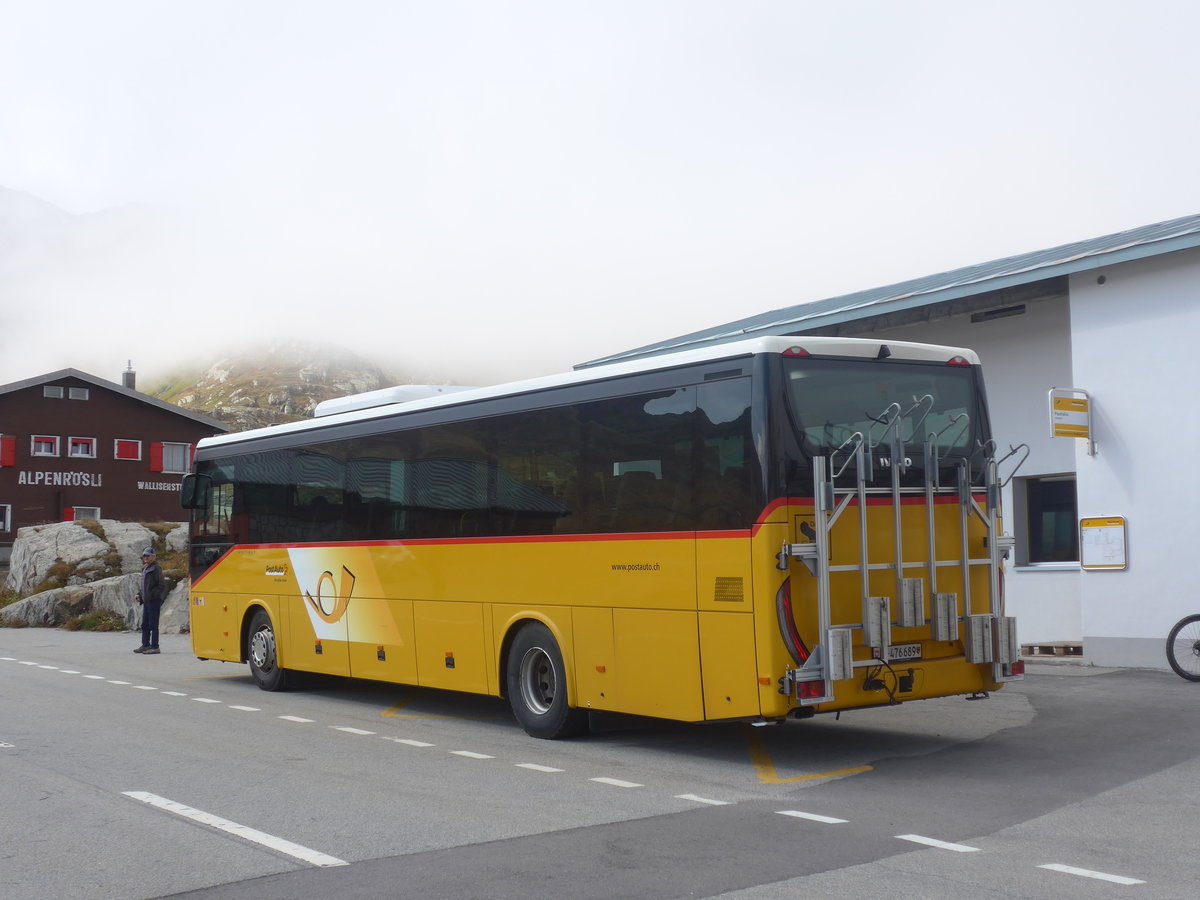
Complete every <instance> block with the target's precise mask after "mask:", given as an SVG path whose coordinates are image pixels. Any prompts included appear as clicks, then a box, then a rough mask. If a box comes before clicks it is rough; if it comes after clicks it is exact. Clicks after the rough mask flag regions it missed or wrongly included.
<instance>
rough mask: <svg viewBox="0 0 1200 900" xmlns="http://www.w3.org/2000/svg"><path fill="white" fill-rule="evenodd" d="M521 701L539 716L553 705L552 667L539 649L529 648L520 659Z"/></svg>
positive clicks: (545, 655) (553, 682)
mask: <svg viewBox="0 0 1200 900" xmlns="http://www.w3.org/2000/svg"><path fill="white" fill-rule="evenodd" d="M520 679H521V699H522V700H524V701H525V706H526V707H528V708H529V709H530V710H532V711H533V712H535V713H537V714H538V715H539V716H544V715H545V714H546V713H548V712H550V707H551V706H552V705H553V703H554V693H555V677H554V665H553V663H551V661H550V656H549V655H548V654H547V653H546V651H545V650H543V649H542V648H541V647H530V648H529V649H528V650H526V651H525V655H524V656H523V657H521V671H520Z"/></svg>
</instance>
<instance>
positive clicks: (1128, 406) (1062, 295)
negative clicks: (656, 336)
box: [585, 216, 1200, 667]
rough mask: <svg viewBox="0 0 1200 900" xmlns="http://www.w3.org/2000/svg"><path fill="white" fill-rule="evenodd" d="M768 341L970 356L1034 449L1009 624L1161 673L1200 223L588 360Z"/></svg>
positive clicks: (1192, 417) (1023, 637)
mask: <svg viewBox="0 0 1200 900" xmlns="http://www.w3.org/2000/svg"><path fill="white" fill-rule="evenodd" d="M767 334H795V335H801V334H832V335H843V336H852V337H872V338H874V337H877V338H880V339H882V340H887V339H892V340H911V341H922V342H928V343H940V344H948V345H952V346H962V347H970V348H972V349H974V350H976V351H977V352H978V353H979V355H980V357H981V359H982V361H983V365H984V372H985V378H986V381H987V386H988V396H989V401H990V405H991V410H992V429H993V433H994V435H995V437H996V440H997V441H998V442H999V444H1000V446H1001V448H1004V447H1006V446H1008V445H1018V444H1022V443H1024V444H1028V445H1029V448H1030V454H1029V457H1028V459H1027V460H1026V461H1025V463H1024V465H1022V466H1021V468H1020V470H1019V471H1018V472H1017V473H1016V475H1015V477H1014V478H1013V479H1012V481H1011V483H1010V484H1009V486H1008V488H1007V489H1006V491H1005V497H1004V504H1005V505H1004V510H1005V519H1006V529H1007V530H1008V531H1010V532H1011V533H1012V534H1013V535H1014V536H1015V537H1016V539H1017V545H1016V552H1015V554H1014V558H1013V559H1010V560H1009V562H1008V573H1007V598H1008V599H1007V609H1008V612H1009V613H1010V614H1012V615H1015V616H1016V617H1017V621H1018V629H1019V638H1020V641H1021V643H1022V644H1053V643H1064V644H1082V647H1083V655H1084V656H1085V657H1086V658H1087V659H1088V660H1089V661H1091V662H1094V663H1096V664H1098V665H1116V666H1159V667H1161V666H1164V665H1165V662H1164V660H1165V657H1164V646H1165V639H1166V635H1167V632H1168V631H1169V630H1170V628H1171V625H1172V624H1174V622H1175V621H1177V620H1178V619H1180V618H1181V617H1182V616H1184V615H1185V614H1188V613H1194V612H1200V596H1193V595H1191V594H1190V593H1189V592H1188V591H1185V590H1182V582H1183V575H1184V572H1183V569H1184V563H1185V562H1186V561H1187V558H1188V552H1189V551H1188V550H1187V542H1188V541H1189V540H1190V535H1191V533H1192V531H1191V526H1190V521H1191V517H1192V511H1191V507H1190V502H1189V501H1188V497H1189V496H1190V495H1189V493H1188V491H1189V488H1188V487H1187V485H1188V481H1187V478H1188V472H1189V471H1190V469H1189V468H1188V466H1189V465H1190V462H1189V460H1190V459H1191V456H1192V453H1193V452H1194V449H1195V446H1197V445H1200V414H1197V413H1195V412H1193V411H1192V409H1191V402H1190V399H1189V398H1190V396H1191V394H1190V390H1191V388H1190V383H1191V376H1192V373H1193V371H1194V370H1200V362H1198V361H1196V360H1193V357H1192V352H1191V351H1192V350H1193V349H1196V348H1193V347H1192V341H1193V339H1195V338H1198V337H1200V216H1190V217H1187V218H1184V219H1177V220H1174V221H1171V222H1163V223H1160V224H1157V225H1149V226H1146V227H1144V228H1136V229H1133V230H1131V231H1125V232H1121V233H1119V234H1113V235H1107V236H1105V237H1101V238H1096V239H1093V240H1087V241H1080V242H1078V243H1074V244H1067V245H1065V246H1062V247H1054V248H1051V249H1049V250H1043V251H1038V252H1036V253H1027V254H1023V255H1021V256H1013V257H1008V258H1006V259H1000V260H996V261H994V262H990V263H984V264H982V265H978V266H970V267H968V268H965V269H958V270H955V271H952V272H946V273H943V274H939V275H931V276H928V277H926V278H921V279H916V280H913V281H907V282H903V283H901V284H895V285H890V286H887V287H883V288H876V289H872V290H866V291H861V292H858V293H855V294H848V295H846V296H842V297H834V298H831V299H829V300H821V301H817V302H815V303H806V304H802V305H800V306H794V307H790V308H788V309H782V310H776V311H773V312H770V313H765V314H763V315H760V316H755V317H752V318H749V319H743V320H740V321H737V322H731V323H729V324H727V325H722V326H719V327H716V328H711V329H708V330H706V331H702V332H697V333H695V334H690V335H685V336H682V337H679V338H675V339H672V340H669V341H663V342H661V343H658V344H653V345H650V346H647V347H642V348H638V349H636V350H631V351H628V352H627V353H621V354H616V355H614V356H611V357H607V358H606V359H604V360H596V361H595V362H602V361H603V362H615V361H618V360H621V359H628V358H632V357H636V356H648V355H655V354H658V353H665V352H669V351H672V350H677V349H683V348H685V347H695V346H699V345H704V344H713V343H721V342H724V341H731V340H736V339H740V338H746V337H754V336H759V335H767ZM1198 358H1200V357H1198ZM585 365H591V363H587V364H585ZM1052 388H1075V389H1080V390H1082V391H1086V394H1087V398H1088V400H1089V403H1090V407H1091V414H1092V427H1093V431H1092V435H1093V439H1094V441H1095V444H1094V450H1095V453H1094V455H1092V453H1090V452H1089V449H1090V448H1089V445H1088V442H1087V441H1085V440H1078V439H1072V438H1064V437H1051V436H1050V412H1049V402H1048V397H1049V392H1050V390H1051V389H1052ZM1076 396H1082V395H1076ZM1004 471H1005V467H1002V468H1001V472H1002V474H1003V473H1004ZM1081 520H1083V521H1084V524H1085V525H1086V527H1084V528H1083V529H1082V534H1083V537H1082V543H1083V546H1084V552H1083V553H1082V556H1083V559H1082V565H1081V551H1080V544H1081ZM1097 520H1099V521H1097ZM1093 526H1100V527H1093ZM1122 526H1123V527H1122ZM1122 533H1123V537H1124V541H1125V552H1124V554H1122V553H1121V552H1120V551H1121V549H1122V548H1121V546H1120V544H1119V543H1118V544H1116V546H1115V548H1114V549H1115V551H1116V552H1114V553H1109V554H1105V553H1102V552H1101V548H1102V547H1103V546H1104V542H1105V541H1113V540H1119V539H1120V538H1121V537H1122ZM1122 555H1123V559H1122V558H1121V557H1122ZM1093 564H1096V566H1097V567H1093ZM1100 566H1103V567H1100Z"/></svg>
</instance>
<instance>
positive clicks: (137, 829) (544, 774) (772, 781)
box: [0, 629, 1200, 900]
mask: <svg viewBox="0 0 1200 900" xmlns="http://www.w3.org/2000/svg"><path fill="white" fill-rule="evenodd" d="M136 644H137V641H136V638H131V637H130V636H129V635H127V634H118V635H113V634H83V633H70V632H63V631H56V630H46V629H0V786H2V788H0V789H2V790H3V796H2V797H0V835H2V839H0V896H2V897H5V898H32V900H39V898H56V900H61V898H89V900H90V898H109V897H112V898H118V897H119V898H152V897H162V896H177V895H178V896H186V897H196V898H250V897H253V898H256V900H270V898H289V900H291V898H297V897H325V896H337V897H340V898H360V897H361V898H377V897H414V898H415V897H421V898H443V897H445V898H475V897H478V898H510V897H511V898H517V897H520V898H558V897H571V898H573V897H579V898H614V897H629V898H679V897H717V896H719V897H723V898H737V900H766V898H776V897H863V896H875V895H886V896H888V897H893V898H906V897H914V898H916V897H920V898H941V897H945V898H950V897H954V898H963V897H1054V898H1063V897H1067V898H1069V897H1081V898H1082V897H1088V898H1093V897H1100V898H1103V897H1109V896H1112V897H1133V896H1136V897H1138V898H1147V897H1152V898H1159V897H1164V898H1165V897H1170V898H1175V897H1191V896H1194V895H1195V879H1194V875H1193V866H1192V865H1191V862H1192V859H1193V857H1194V856H1195V852H1196V839H1195V837H1194V836H1193V830H1192V823H1193V820H1194V816H1195V811H1196V810H1197V809H1200V716H1197V707H1198V705H1200V685H1192V684H1189V683H1186V682H1184V681H1182V680H1181V679H1179V678H1178V677H1176V676H1175V675H1173V674H1171V673H1169V672H1167V671H1166V670H1165V669H1164V670H1162V671H1158V670H1153V671H1152V670H1103V669H1096V668H1092V667H1087V666H1080V665H1065V666H1055V665H1038V666H1031V667H1030V674H1029V676H1028V677H1027V678H1026V680H1025V681H1024V682H1022V683H1020V684H1016V685H1010V686H1009V687H1007V688H1005V690H1003V691H1001V692H998V693H997V694H995V695H993V696H992V697H990V698H988V699H987V700H982V701H977V702H968V701H966V700H964V699H951V700H938V701H925V702H919V703H913V704H906V705H904V706H901V707H898V708H894V709H878V710H867V711H861V712H855V713H848V714H845V715H843V716H842V717H841V718H840V719H834V718H833V717H829V716H824V717H818V718H816V719H813V720H810V721H807V722H794V723H788V724H787V725H783V726H779V727H768V728H753V727H750V726H748V725H742V724H727V725H707V726H687V725H677V724H673V723H664V722H659V721H653V720H645V719H633V718H625V717H597V718H596V719H595V720H594V723H593V724H594V726H595V729H596V730H595V732H594V733H593V734H592V735H590V736H588V737H585V738H583V739H579V740H574V741H568V742H547V741H536V740H533V739H531V738H529V737H527V736H526V735H525V734H524V732H522V731H521V730H520V729H519V728H518V727H517V726H516V724H515V723H514V722H513V721H512V719H511V716H510V715H509V713H508V710H507V706H506V705H505V704H504V703H503V702H502V701H499V700H496V699H493V698H480V697H470V696H463V695H456V694H449V693H444V692H436V691H425V690H418V689H413V688H407V687H402V686H395V685H378V684H370V683H364V682H346V681H341V680H327V681H316V682H313V683H312V684H310V685H308V686H307V688H306V689H305V690H301V691H290V692H286V693H275V694H268V693H263V692H261V691H259V690H258V689H257V688H256V687H255V686H254V684H253V682H252V681H251V679H250V677H249V674H248V673H247V671H246V669H245V668H244V667H241V666H234V665H230V664H222V663H213V662H200V661H198V660H196V659H194V658H193V657H192V656H191V654H190V648H189V645H188V643H187V637H186V636H182V637H180V636H174V635H167V636H164V650H163V653H162V655H160V656H152V657H143V656H139V655H136V654H133V653H131V652H130V650H132V648H133V647H134V646H135V645H136Z"/></svg>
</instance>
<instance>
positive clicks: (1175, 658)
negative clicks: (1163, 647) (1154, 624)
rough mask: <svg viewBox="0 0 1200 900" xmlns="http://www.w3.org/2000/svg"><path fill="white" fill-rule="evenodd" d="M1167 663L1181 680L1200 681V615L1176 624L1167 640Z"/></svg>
mask: <svg viewBox="0 0 1200 900" xmlns="http://www.w3.org/2000/svg"><path fill="white" fill-rule="evenodd" d="M1167 662H1169V663H1170V664H1171V668H1172V669H1174V670H1175V674H1176V675H1178V676H1179V677H1180V678H1186V679H1187V680H1188V681H1200V615H1194V616H1187V617H1185V618H1183V619H1180V620H1179V621H1178V622H1176V623H1175V627H1174V628H1172V629H1171V635H1170V637H1168V638H1167Z"/></svg>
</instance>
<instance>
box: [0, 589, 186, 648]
mask: <svg viewBox="0 0 1200 900" xmlns="http://www.w3.org/2000/svg"><path fill="white" fill-rule="evenodd" d="M139 580H140V576H139V575H138V574H131V575H117V576H115V577H113V578H104V579H102V580H100V581H94V582H92V583H91V584H86V585H71V586H68V587H62V588H55V589H54V590H50V591H42V592H41V593H40V594H34V595H33V596H32V597H26V598H25V599H24V600H18V601H17V602H16V603H12V604H10V605H8V606H6V607H4V608H3V609H0V621H2V622H4V624H6V625H12V624H14V623H21V622H23V623H25V624H26V625H40V626H45V627H50V628H56V627H59V626H61V625H63V624H64V623H66V622H67V620H68V619H72V618H75V617H76V616H82V615H87V614H88V613H91V612H95V611H98V610H108V611H110V612H113V613H116V614H117V615H118V616H120V617H122V618H123V619H124V620H125V627H126V628H128V629H130V630H131V631H138V630H140V629H141V627H142V607H141V606H140V605H139V604H138V602H137V599H136V598H137V591H138V581H139ZM158 630H159V632H160V633H162V634H180V633H184V632H186V631H187V630H188V584H187V580H186V579H185V580H183V581H180V582H179V584H177V585H175V587H174V589H172V590H171V592H170V593H169V594H168V595H167V599H166V600H165V601H163V607H162V616H161V618H160V619H159V623H158Z"/></svg>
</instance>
